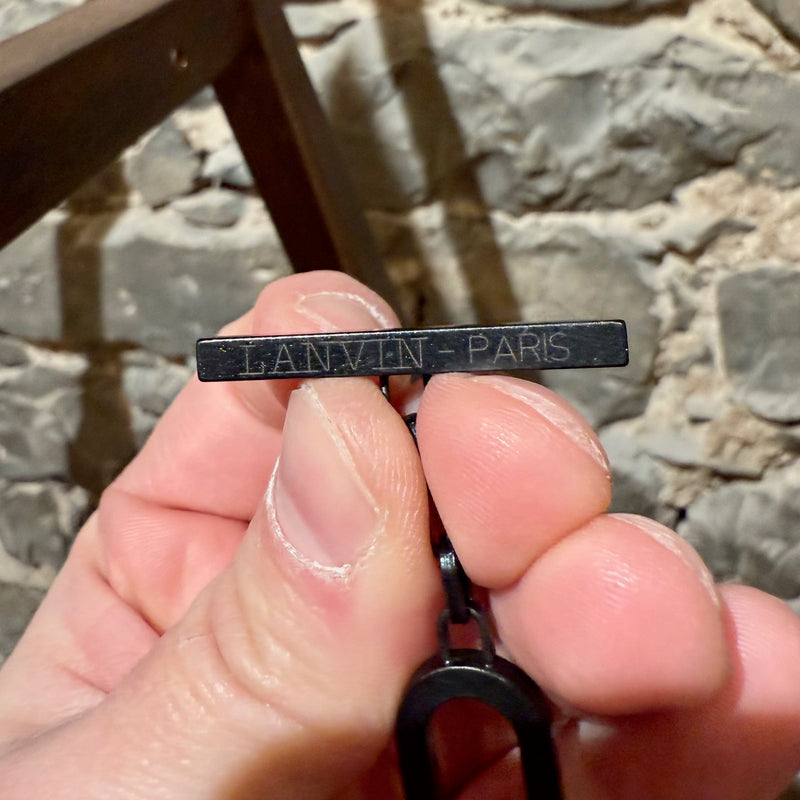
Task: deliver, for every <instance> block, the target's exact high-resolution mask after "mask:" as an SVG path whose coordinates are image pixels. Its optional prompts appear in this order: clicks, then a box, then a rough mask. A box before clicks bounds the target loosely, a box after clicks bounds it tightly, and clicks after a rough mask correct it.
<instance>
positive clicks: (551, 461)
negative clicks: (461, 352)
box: [417, 375, 611, 588]
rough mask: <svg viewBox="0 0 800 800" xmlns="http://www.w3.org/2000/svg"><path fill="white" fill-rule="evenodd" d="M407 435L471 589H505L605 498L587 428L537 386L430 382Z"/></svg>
mask: <svg viewBox="0 0 800 800" xmlns="http://www.w3.org/2000/svg"><path fill="white" fill-rule="evenodd" d="M417 429H418V432H419V442H420V452H421V454H422V459H423V464H424V465H425V474H426V476H427V478H428V483H429V485H430V487H431V492H432V493H433V497H434V499H435V500H436V502H437V506H438V508H439V513H440V514H441V516H442V521H443V522H444V525H445V528H446V529H447V530H448V531H450V532H451V538H453V541H454V542H455V543H456V550H457V551H458V554H459V557H460V558H461V562H462V563H463V565H464V567H465V569H466V570H467V572H468V573H469V575H470V577H471V578H472V579H473V580H474V581H475V582H476V583H478V584H480V585H481V586H487V587H489V588H499V587H504V586H508V585H510V584H512V583H514V582H515V581H516V580H517V579H519V577H520V576H521V575H522V574H523V573H524V572H525V570H526V569H527V567H528V566H529V565H530V564H531V563H532V562H533V560H534V559H535V558H537V557H538V556H539V555H541V553H543V552H544V551H545V550H546V549H547V548H548V547H550V546H551V545H553V544H554V543H555V542H556V541H558V540H559V539H560V538H561V537H563V536H564V535H566V534H567V533H569V532H570V531H572V530H575V529H576V528H577V527H579V526H580V525H582V524H584V523H586V522H588V521H589V520H591V519H592V518H593V517H594V516H596V515H597V514H599V513H601V512H602V511H604V510H605V508H606V506H607V505H608V502H609V500H610V492H611V489H610V477H609V472H608V463H607V461H606V458H605V454H604V453H603V449H602V448H601V447H600V445H599V444H598V442H597V439H596V438H595V436H594V434H593V432H592V430H591V428H590V427H589V426H588V425H587V423H586V422H585V421H584V420H583V419H581V418H580V417H579V416H578V414H577V413H576V412H575V411H574V410H572V409H571V408H570V407H569V405H568V404H567V403H566V402H565V401H564V400H562V399H561V398H560V397H558V396H557V395H555V394H554V393H553V392H550V391H548V390H547V389H545V388H543V387H541V386H534V384H531V383H528V382H526V381H521V380H515V379H512V378H502V377H495V376H490V377H483V376H482V377H471V376H468V377H465V376H461V375H441V376H437V377H435V378H434V379H433V380H432V381H431V382H430V383H429V385H428V388H427V389H426V391H425V394H424V395H423V398H422V404H421V406H420V413H419V418H418V421H417Z"/></svg>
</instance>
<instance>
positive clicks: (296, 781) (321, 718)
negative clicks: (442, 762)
mask: <svg viewBox="0 0 800 800" xmlns="http://www.w3.org/2000/svg"><path fill="white" fill-rule="evenodd" d="M425 509H426V504H425V486H424V481H423V476H422V472H421V469H420V465H419V460H418V458H417V455H416V450H415V447H414V444H413V442H412V440H411V437H410V436H409V434H408V432H407V430H406V429H405V425H404V423H403V421H402V419H401V418H400V417H399V416H398V415H397V414H396V412H395V411H394V410H393V409H392V408H391V407H390V406H389V404H388V403H387V402H386V401H385V399H384V398H383V396H382V395H381V393H380V391H379V389H378V388H377V387H376V386H375V385H374V384H373V383H372V382H371V381H369V380H367V379H353V380H349V381H339V380H328V381H317V382H314V383H313V384H312V383H308V384H304V385H303V386H302V387H301V388H299V389H297V390H296V391H295V392H294V393H293V394H292V396H291V399H290V400H289V403H288V410H287V413H286V421H285V430H284V441H283V446H282V449H281V453H280V458H279V461H278V464H277V466H276V468H275V470H274V473H273V475H272V477H271V479H270V480H269V481H268V489H267V491H266V493H265V494H264V495H263V496H262V500H261V501H260V502H259V503H258V508H257V511H256V513H255V516H254V519H253V521H252V523H251V525H250V527H249V530H248V532H247V534H246V535H245V537H244V539H243V541H242V543H241V545H240V547H239V548H238V550H237V552H236V554H235V556H234V559H233V562H232V564H231V566H230V567H229V568H227V569H225V570H224V571H223V572H222V573H221V574H220V575H219V576H218V577H217V578H216V579H215V580H214V581H213V582H212V583H211V585H210V586H209V587H207V589H205V590H204V591H203V592H201V593H200V595H199V597H198V598H197V600H196V601H195V603H194V604H193V605H192V606H191V608H190V610H189V612H188V613H187V615H186V616H185V617H184V618H183V619H182V620H181V621H180V622H178V623H177V625H176V626H174V627H173V628H172V629H171V630H169V631H168V632H166V633H165V634H164V635H163V636H162V637H161V638H160V639H159V641H158V642H157V643H156V644H155V645H154V646H153V648H152V650H151V652H150V654H149V655H148V656H146V657H145V658H144V660H143V661H142V662H141V663H140V664H139V665H138V666H137V667H136V668H135V669H134V670H133V672H132V673H131V674H130V676H129V677H127V678H126V679H125V680H123V681H122V683H121V684H120V685H119V686H118V687H117V688H116V689H115V691H114V692H113V693H112V694H111V695H110V696H108V697H107V698H106V699H105V700H104V701H103V702H102V703H101V704H99V705H98V706H97V707H96V708H95V709H93V710H92V711H90V712H88V713H86V714H84V715H83V716H82V717H81V718H80V719H76V720H75V721H73V722H72V723H70V724H68V725H67V726H65V727H64V728H62V729H61V730H60V731H58V732H56V733H54V734H53V735H51V736H48V737H43V738H41V739H39V740H37V741H36V742H35V743H33V744H31V745H30V746H29V749H28V751H27V755H26V754H24V753H23V754H21V755H19V756H17V755H13V754H12V755H11V756H10V757H9V759H7V762H8V763H7V764H4V770H3V774H2V776H1V777H0V795H2V796H3V797H18V796H23V794H22V791H21V788H20V787H23V786H24V796H25V797H32V796H36V797H54V798H58V797H62V796H65V795H64V794H59V791H60V789H59V785H61V782H62V781H63V780H64V779H65V778H64V771H66V774H67V777H70V776H72V777H73V778H74V779H76V780H77V779H78V774H79V775H80V781H81V782H79V783H77V784H76V785H79V786H81V787H85V788H86V791H83V792H82V793H81V797H85V798H94V797H104V798H105V797H110V796H117V795H116V794H115V793H114V792H120V791H121V793H122V794H124V796H126V797H131V798H138V797H142V798H144V797H153V796H156V795H157V796H159V797H164V798H183V797H192V798H198V800H202V798H209V800H210V799H211V798H215V799H216V798H219V797H231V798H238V797H251V796H264V797H270V798H282V797H291V798H296V797H308V798H316V797H327V796H330V795H332V794H333V793H334V792H336V791H340V790H341V789H343V788H344V786H345V785H346V784H347V782H348V781H350V780H352V779H353V778H354V777H355V776H356V775H357V774H358V773H359V772H360V771H361V770H364V769H365V768H366V767H367V766H369V764H370V763H371V762H372V761H373V760H374V759H375V758H376V757H377V755H378V754H379V753H380V751H381V749H382V748H383V747H385V745H386V743H387V741H388V738H389V736H390V732H391V730H392V727H393V718H394V713H395V709H396V705H397V703H398V698H399V694H400V692H401V691H402V688H403V686H404V684H405V681H406V680H407V679H408V676H409V674H410V673H411V672H412V671H413V669H414V668H415V667H416V666H417V665H418V664H419V662H420V661H421V660H422V659H423V657H424V656H425V655H426V654H427V653H428V652H429V651H430V649H431V647H432V644H433V642H432V638H433V632H434V630H435V616H436V610H437V607H438V606H439V605H440V603H441V598H440V589H439V586H438V579H437V576H436V574H435V570H434V566H433V562H432V559H431V556H430V544H429V541H428V532H427V515H426V511H425ZM41 763H48V764H49V765H50V768H49V769H48V770H47V771H42V770H41V769H39V768H37V767H36V765H38V764H41ZM143 764H144V765H147V767H146V768H143V767H142V765H143ZM62 768H63V770H64V771H62ZM45 773H46V774H45ZM53 775H58V778H57V779H54V778H53V777H52V776H53ZM120 787H122V789H120Z"/></svg>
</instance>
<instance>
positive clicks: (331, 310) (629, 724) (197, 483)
mask: <svg viewBox="0 0 800 800" xmlns="http://www.w3.org/2000/svg"><path fill="white" fill-rule="evenodd" d="M396 324H397V320H396V319H395V318H394V315H393V314H392V312H391V310H390V309H389V308H388V306H386V304H385V303H383V301H381V300H380V298H378V297H376V296H375V295H374V294H373V293H372V292H370V291H369V290H367V289H366V288H364V287H363V286H361V285H359V284H357V283H356V282H355V281H353V280H352V279H350V278H348V277H346V276H343V275H341V274H337V273H325V272H320V273H314V274H305V275H296V276H292V277H290V278H287V279H284V280H282V281H279V282H277V283H275V284H272V285H271V286H269V287H268V288H267V289H266V290H265V291H264V292H263V294H262V295H261V297H260V298H259V300H258V303H257V304H256V306H255V308H254V309H253V310H252V311H251V312H249V313H248V314H246V315H245V316H244V317H243V318H241V319H240V320H238V321H237V322H235V323H233V324H232V325H231V326H229V327H228V328H227V329H226V331H225V333H226V334H230V335H245V334H266V333H296V332H314V331H331V330H368V329H374V328H376V327H392V326H394V325H396ZM403 392H404V390H403V388H402V387H399V388H398V391H397V392H396V393H395V394H396V395H397V396H398V397H402V396H403ZM418 435H419V444H420V452H421V464H420V458H419V457H418V456H417V453H416V450H415V448H414V445H413V443H412V441H411V439H410V437H409V435H408V433H407V431H406V429H405V426H404V424H403V422H402V419H401V417H400V416H399V415H398V414H397V412H396V411H395V410H394V409H393V408H392V407H391V406H390V405H389V404H388V403H386V401H385V400H384V399H383V397H382V396H381V394H380V392H379V390H378V388H377V386H376V385H375V383H374V382H373V381H371V380H368V379H347V380H320V381H314V382H306V383H304V384H303V385H302V386H298V385H297V384H296V383H294V384H293V383H291V382H288V381H281V382H251V383H243V384H242V383H238V384H206V385H201V384H199V383H198V382H197V381H194V380H193V381H191V382H190V384H189V385H188V386H187V387H186V389H185V390H184V391H183V392H182V393H181V395H180V396H179V397H178V398H177V399H176V401H175V402H174V404H173V405H172V406H171V408H170V409H169V411H168V412H167V414H166V415H165V416H164V418H163V419H162V420H161V422H160V423H159V425H158V427H157V429H156V431H155V432H154V434H153V436H152V437H151V439H150V441H149V442H148V443H147V445H146V447H145V448H144V450H143V451H142V452H141V453H140V455H139V456H138V457H137V458H136V459H135V460H134V461H133V462H132V463H131V465H130V466H129V467H128V468H127V469H126V470H125V472H124V473H123V474H122V475H121V476H120V477H119V478H118V479H117V480H116V481H115V482H114V483H113V484H112V485H111V486H110V487H109V489H108V490H107V491H106V493H105V494H104V496H103V499H102V502H101V505H100V508H99V509H98V511H97V513H96V514H95V515H94V516H93V517H92V518H91V519H90V520H89V521H88V522H87V524H86V526H85V527H84V528H83V530H82V531H81V533H80V535H79V536H78V538H77V540H76V542H75V545H74V547H73V550H72V552H71V554H70V557H69V559H68V561H67V564H66V565H65V567H64V569H63V570H62V572H61V573H60V575H59V577H58V579H57V580H56V582H55V584H54V585H53V587H52V589H51V591H50V593H49V594H48V596H47V598H46V599H45V601H44V603H43V605H42V607H41V609H40V610H39V612H38V613H37V615H36V617H35V618H34V620H33V622H32V624H31V625H30V627H29V629H28V631H27V633H26V634H25V636H24V637H23V639H22V641H21V642H20V644H19V646H18V647H17V649H16V651H15V652H14V653H13V655H12V656H11V658H9V660H8V661H7V662H6V664H5V665H4V668H3V670H2V672H0V796H2V797H3V798H7V799H8V800H17V798H32V797H48V798H53V799H54V800H60V799H62V798H76V799H77V798H81V800H93V798H97V800H100V799H101V798H102V800H116V799H117V798H124V799H125V800H138V799H139V798H141V799H142V800H144V798H159V800H167V799H171V798H175V799H176V800H177V799H178V798H188V797H191V798H194V799H196V800H211V798H213V799H214V800H245V799H247V800H254V799H255V798H270V800H275V799H276V798H277V799H279V800H280V798H298V797H302V798H307V799H308V800H316V799H317V798H341V799H342V800H343V799H344V798H347V800H358V799H359V798H388V800H392V799H393V798H398V800H399V798H400V797H401V796H402V795H401V793H400V790H399V783H398V776H397V772H396V767H395V763H394V759H393V751H392V746H391V735H392V727H393V722H394V716H395V713H396V709H397V705H398V703H399V700H400V697H401V695H402V692H403V688H404V686H405V684H406V682H407V681H408V679H409V676H410V675H411V673H412V672H413V671H414V669H415V668H416V667H417V666H418V664H419V663H420V662H421V661H422V660H423V659H425V658H426V657H427V656H428V655H429V654H430V653H431V652H433V650H434V648H435V642H434V635H433V634H434V631H435V619H436V615H437V613H438V610H439V609H440V608H441V603H442V596H441V589H440V587H439V581H438V575H437V572H436V569H435V568H434V563H433V559H432V558H431V555H430V547H429V542H428V531H427V505H426V497H425V484H424V479H423V471H422V467H423V466H424V474H425V477H426V478H427V481H428V483H429V485H430V487H431V491H432V493H433V496H434V499H435V502H436V504H437V507H438V509H439V511H440V514H441V516H442V519H443V521H444V524H445V526H446V528H447V530H448V532H449V534H450V537H451V539H452V540H453V543H454V545H455V548H456V550H457V551H458V552H459V554H460V556H461V559H462V561H463V564H464V567H465V569H466V570H467V572H468V573H469V574H470V576H471V577H472V578H473V579H474V580H475V581H476V582H477V583H480V584H481V585H483V586H485V587H486V599H487V601H488V602H489V604H490V605H491V608H492V612H493V614H494V618H495V622H496V626H497V630H498V634H499V637H500V640H501V641H500V646H501V649H502V651H503V652H504V653H505V654H506V655H508V656H510V657H511V658H513V659H514V660H515V661H516V662H517V663H518V664H519V665H520V666H521V667H522V668H523V669H525V670H526V671H527V672H528V673H529V674H530V675H531V676H532V677H533V678H534V679H535V680H536V681H537V682H539V683H540V685H541V686H542V687H543V689H544V690H545V691H546V692H547V693H548V695H549V696H550V697H551V698H552V702H553V708H554V713H555V716H556V724H555V728H554V731H555V736H556V741H557V745H558V751H559V759H560V763H561V770H562V780H563V785H564V793H565V797H566V798H568V800H606V799H608V800H633V799H634V798H636V800H640V798H642V797H647V798H648V799H649V800H661V799H662V798H663V799H664V800H666V798H672V799H673V800H674V799H675V798H686V797H692V798H702V800H716V798H720V800H722V799H723V798H724V800H761V799H762V798H763V800H771V798H774V797H775V795H776V794H777V793H778V792H779V791H780V789H781V788H782V787H783V786H784V785H785V784H787V782H788V781H789V780H790V778H791V776H792V775H793V774H794V773H795V771H797V769H798V766H800V680H798V679H797V676H798V674H800V623H798V620H797V619H796V618H795V616H794V615H793V614H792V613H790V612H789V610H787V608H786V607H785V606H784V605H783V604H782V603H780V602H779V601H777V600H776V599H774V598H771V597H769V596H768V595H765V594H763V593H761V592H758V591H756V590H754V589H749V588H745V587H737V586H723V587H714V586H713V584H712V582H711V580H710V578H709V576H708V573H707V571H706V569H705V567H704V566H703V565H702V563H701V562H700V560H699V558H698V557H697V556H696V554H695V553H694V552H693V551H692V550H691V549H690V548H689V546H688V545H687V544H686V543H685V542H683V541H682V540H680V539H679V538H678V537H677V536H675V534H673V533H672V532H670V531H668V530H666V529H664V528H662V527H660V526H657V525H656V524H655V523H652V522H650V521H647V520H643V519H640V518H637V517H630V516H625V515H623V516H616V515H612V516H609V515H606V514H605V509H606V507H607V504H608V501H609V496H610V488H609V476H608V468H607V464H606V462H605V458H604V456H603V454H602V450H601V448H600V446H599V444H598V442H597V440H596V437H595V436H594V434H593V433H592V431H591V430H590V429H589V428H588V426H587V425H586V424H585V422H583V421H582V420H581V419H580V418H579V417H578V415H577V414H576V413H575V412H574V411H573V410H572V409H570V408H569V406H568V405H567V404H566V403H565V402H564V401H563V400H561V399H560V398H558V397H556V396H555V395H553V394H552V393H550V392H548V391H547V390H546V389H544V388H542V387H538V386H535V385H532V384H524V383H522V382H519V381H516V380H513V379H510V378H501V377H496V376H483V377H471V376H455V375H441V376H437V377H436V378H434V379H433V380H432V381H431V383H430V384H429V385H428V387H427V388H426V390H425V392H424V395H423V396H422V399H421V403H420V408H419V418H418ZM276 462H278V464H279V466H278V467H277V468H276ZM434 736H435V737H436V740H437V742H438V745H437V753H438V754H439V756H440V759H439V762H440V768H441V782H442V786H443V789H444V794H445V796H446V797H452V798H459V799H460V800H472V799H474V798H482V799H483V800H487V799H488V800H501V799H503V798H513V797H521V796H522V788H521V785H520V773H519V769H518V766H517V764H516V760H517V753H516V751H515V749H514V746H513V745H514V743H513V737H512V736H511V735H510V733H509V731H508V729H507V726H505V725H504V724H503V722H502V720H500V719H498V718H497V716H496V715H494V714H492V713H490V712H489V711H487V710H485V709H483V708H481V707H476V706H475V705H474V704H471V703H468V702H467V703H462V704H453V705H452V706H448V707H446V708H445V709H443V711H442V712H441V713H440V714H438V715H437V718H436V730H435V732H434Z"/></svg>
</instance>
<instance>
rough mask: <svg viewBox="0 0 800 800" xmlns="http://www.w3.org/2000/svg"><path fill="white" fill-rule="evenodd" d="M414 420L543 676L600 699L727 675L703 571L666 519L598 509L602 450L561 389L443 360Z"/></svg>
mask: <svg viewBox="0 0 800 800" xmlns="http://www.w3.org/2000/svg"><path fill="white" fill-rule="evenodd" d="M417 430H418V433H419V439H420V450H421V453H422V459H423V465H424V468H425V474H426V477H427V480H428V483H429V485H430V487H431V491H432V493H433V496H434V499H435V501H436V504H437V507H438V509H439V512H440V514H441V516H442V519H443V522H444V524H445V527H446V529H447V531H448V533H449V535H450V537H451V539H452V541H453V544H454V546H455V549H456V551H457V552H458V553H459V556H460V558H461V561H462V563H463V565H464V568H465V570H466V571H467V573H468V574H469V575H470V577H471V578H473V580H475V581H476V582H477V583H480V584H484V585H487V586H489V587H490V589H491V590H492V591H491V593H490V597H491V605H492V609H493V611H494V613H495V618H496V622H497V625H498V628H499V631H500V634H501V637H502V639H503V643H504V645H505V646H506V647H507V648H508V649H509V650H510V652H511V654H512V655H513V657H514V659H515V660H516V661H517V662H518V663H519V664H520V666H522V667H523V668H524V669H525V670H527V671H528V672H529V673H530V674H531V675H532V676H533V677H534V678H535V679H536V680H537V681H539V682H540V683H541V684H542V686H543V688H545V689H546V690H547V691H549V692H550V693H551V694H553V695H554V696H556V697H557V698H558V699H559V700H560V701H561V702H562V703H564V704H566V705H568V706H571V707H576V708H579V709H581V710H582V711H584V712H589V713H595V714H612V713H615V714H631V713H637V712H641V711H643V710H650V709H653V708H659V707H665V706H672V705H675V704H692V703H698V702H701V701H702V700H705V699H707V698H708V697H709V695H710V694H712V693H713V692H715V691H717V690H718V689H719V687H720V686H721V685H722V683H723V681H724V680H725V677H726V675H727V669H728V664H727V648H726V644H725V634H724V626H723V622H722V615H721V611H720V607H719V603H718V600H717V598H716V594H715V592H714V590H713V588H712V587H711V581H710V578H709V576H708V573H707V571H706V570H705V568H704V567H703V565H702V563H701V561H700V559H699V558H698V557H697V556H696V555H695V554H694V552H693V551H692V550H691V548H690V547H689V546H688V545H687V544H686V543H684V542H683V541H682V540H680V539H679V538H678V537H677V536H675V534H673V533H671V532H669V531H667V530H666V529H664V528H662V527H661V526H658V525H656V524H655V523H650V522H648V521H646V520H641V519H639V518H631V517H624V516H623V517H619V516H616V517H605V516H602V515H601V512H602V511H603V510H604V509H605V507H606V504H607V503H608V498H609V477H608V469H607V464H606V461H605V458H604V456H603V454H602V450H601V448H600V445H599V443H598V442H597V440H596V438H595V436H594V434H593V433H592V432H591V430H590V429H589V427H588V426H587V425H586V423H584V422H583V421H582V420H581V419H580V418H579V417H578V416H577V415H576V414H575V412H574V411H572V410H571V409H570V408H569V407H568V406H567V405H566V404H565V403H564V402H563V401H562V400H560V399H558V398H557V397H555V396H554V395H553V394H552V393H551V392H549V391H547V390H546V389H544V388H542V387H539V386H536V385H534V384H530V383H523V382H522V381H517V380H514V379H511V378H502V377H470V378H462V377H457V376H450V375H448V376H441V377H438V378H436V379H434V380H433V381H432V382H431V384H430V385H429V387H428V389H427V390H426V392H425V395H424V396H423V400H422V404H421V407H420V413H419V417H418V420H417Z"/></svg>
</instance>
